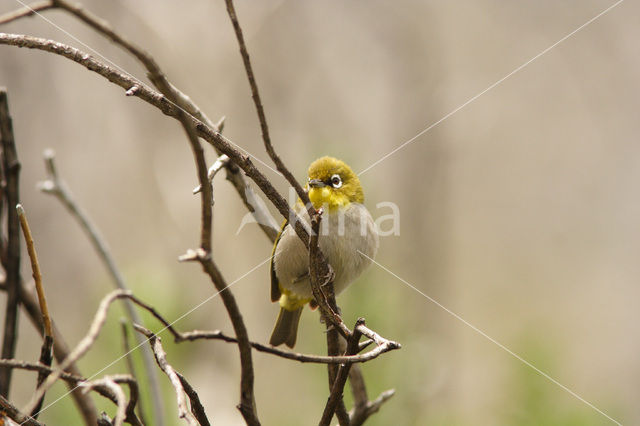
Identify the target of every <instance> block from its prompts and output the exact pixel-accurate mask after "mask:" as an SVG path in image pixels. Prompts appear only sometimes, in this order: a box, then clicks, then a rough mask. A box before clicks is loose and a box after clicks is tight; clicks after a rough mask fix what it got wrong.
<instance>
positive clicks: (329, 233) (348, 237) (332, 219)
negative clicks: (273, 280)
mask: <svg viewBox="0 0 640 426" xmlns="http://www.w3.org/2000/svg"><path fill="white" fill-rule="evenodd" d="M303 218H304V219H305V220H308V219H307V218H308V216H307V215H303ZM341 220H342V221H343V225H341V223H340V221H341ZM323 221H327V222H326V223H325V227H324V228H323V229H322V230H321V232H320V237H319V243H320V248H321V250H322V252H323V253H324V255H325V256H326V257H327V260H328V262H329V264H330V265H331V266H332V267H333V270H334V273H335V279H334V283H333V284H334V288H335V290H336V294H338V293H340V292H341V291H342V290H344V289H345V288H346V287H347V286H348V285H349V284H351V282H352V281H354V280H355V279H356V278H357V277H358V276H359V275H360V274H361V273H362V271H364V269H366V267H367V266H369V264H370V263H371V261H370V260H369V259H367V257H365V256H363V255H361V254H360V253H359V252H362V253H364V254H366V255H367V256H368V257H371V258H373V257H374V256H375V254H376V251H377V249H378V234H377V233H376V231H375V225H374V222H373V219H372V218H371V215H370V214H369V212H368V211H367V210H366V208H365V207H364V206H363V205H361V204H351V205H350V207H349V208H347V209H346V211H345V213H344V217H343V219H340V218H339V215H338V214H330V215H329V214H326V213H325V215H324V216H323ZM308 265H309V258H308V252H307V251H306V249H305V248H304V245H303V244H302V242H301V241H300V239H299V238H298V236H297V235H296V233H295V231H294V230H293V229H291V227H290V226H287V227H286V228H285V230H284V232H283V234H282V237H281V238H280V241H279V242H278V245H277V247H276V251H275V254H274V267H275V271H276V276H277V277H278V281H279V282H280V285H281V286H282V287H284V288H286V289H288V290H290V291H291V292H293V293H294V294H295V295H296V296H298V297H302V298H311V297H313V295H312V292H311V287H310V284H309V280H308V267H309V266H308ZM305 275H306V277H305ZM301 277H304V278H302V279H301Z"/></svg>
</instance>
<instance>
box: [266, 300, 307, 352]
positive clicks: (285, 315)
mask: <svg viewBox="0 0 640 426" xmlns="http://www.w3.org/2000/svg"><path fill="white" fill-rule="evenodd" d="M301 314H302V308H298V309H295V310H293V311H289V310H287V309H284V308H280V314H278V320H277V321H276V325H275V327H273V332H272V333H271V339H269V343H270V344H272V345H273V346H278V345H281V344H283V343H284V344H286V345H287V346H289V347H290V348H293V347H294V345H295V344H296V338H297V336H298V323H299V322H300V315H301Z"/></svg>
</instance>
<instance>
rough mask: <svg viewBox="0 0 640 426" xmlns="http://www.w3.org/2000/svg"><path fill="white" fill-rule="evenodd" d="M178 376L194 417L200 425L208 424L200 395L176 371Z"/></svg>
mask: <svg viewBox="0 0 640 426" xmlns="http://www.w3.org/2000/svg"><path fill="white" fill-rule="evenodd" d="M176 374H177V375H178V378H179V379H180V383H181V384H182V388H183V389H184V393H186V394H187V396H188V397H189V402H190V405H191V413H192V414H193V416H194V417H195V418H196V420H197V421H198V423H200V426H210V425H211V423H210V422H209V419H208V418H207V413H205V411H204V406H203V405H202V402H200V397H199V396H198V393H197V392H196V390H195V389H194V388H193V386H191V384H190V383H189V382H188V381H187V379H185V378H184V376H183V375H182V374H180V373H178V372H177V371H176Z"/></svg>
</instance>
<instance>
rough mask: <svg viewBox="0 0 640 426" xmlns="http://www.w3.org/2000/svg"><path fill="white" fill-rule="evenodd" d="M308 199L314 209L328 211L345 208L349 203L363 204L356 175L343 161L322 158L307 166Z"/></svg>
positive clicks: (361, 192)
mask: <svg viewBox="0 0 640 426" xmlns="http://www.w3.org/2000/svg"><path fill="white" fill-rule="evenodd" d="M307 187H308V189H309V199H310V200H311V203H313V207H315V208H316V209H318V208H320V207H322V206H328V207H329V209H330V210H334V209H337V208H340V207H346V206H348V205H349V203H363V202H364V192H363V191H362V185H360V179H358V175H356V174H355V173H353V170H351V168H350V167H349V166H347V164H346V163H345V162H344V161H341V160H338V159H336V158H333V157H322V158H318V159H317V160H316V161H314V162H313V163H311V165H310V166H309V181H308V183H307Z"/></svg>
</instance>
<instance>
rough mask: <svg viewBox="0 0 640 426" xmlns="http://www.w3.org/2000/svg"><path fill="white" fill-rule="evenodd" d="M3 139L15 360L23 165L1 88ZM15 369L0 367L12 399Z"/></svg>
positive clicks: (9, 329) (7, 334)
mask: <svg viewBox="0 0 640 426" xmlns="http://www.w3.org/2000/svg"><path fill="white" fill-rule="evenodd" d="M0 139H1V143H2V171H3V175H4V176H3V180H4V191H3V194H2V196H3V198H5V199H6V206H7V248H6V250H5V253H6V259H3V266H4V270H5V274H6V278H5V282H6V284H7V304H6V308H5V315H4V335H3V340H2V357H3V358H13V357H14V355H15V351H16V344H17V342H18V305H19V304H20V296H19V288H20V224H19V221H18V214H17V212H16V209H15V206H16V205H17V204H18V203H19V202H20V200H19V197H20V191H19V177H20V163H19V162H18V154H17V152H16V145H15V140H14V136H13V126H12V123H11V116H10V115H9V100H8V96H7V90H6V89H5V88H0ZM11 376H12V370H9V369H6V368H0V395H2V396H4V397H8V396H9V388H10V387H11Z"/></svg>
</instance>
